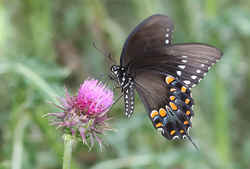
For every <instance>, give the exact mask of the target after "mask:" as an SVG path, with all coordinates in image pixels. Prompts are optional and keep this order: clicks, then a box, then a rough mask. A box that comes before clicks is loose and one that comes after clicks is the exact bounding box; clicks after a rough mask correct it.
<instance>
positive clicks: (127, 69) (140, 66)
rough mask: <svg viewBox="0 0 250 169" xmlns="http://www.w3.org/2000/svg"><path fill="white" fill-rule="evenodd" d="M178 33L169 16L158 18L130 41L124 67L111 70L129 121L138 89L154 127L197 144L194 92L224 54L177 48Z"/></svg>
mask: <svg viewBox="0 0 250 169" xmlns="http://www.w3.org/2000/svg"><path fill="white" fill-rule="evenodd" d="M173 30H174V26H173V22H172V21H171V19H170V18H169V17H168V16H164V15H153V16H150V17H148V18H147V19H145V20H144V21H142V22H141V23H140V24H139V25H138V26H136V28H135V29H134V30H133V31H132V32H131V33H130V35H129V36H128V38H127V40H126V42H125V44H124V46H123V49H122V53H121V57H120V65H113V66H111V74H112V77H113V78H114V79H115V81H116V82H117V83H118V84H119V87H120V88H121V92H122V93H123V96H124V102H125V115H126V116H127V117H130V116H131V115H132V114H133V112H134V93H135V90H136V91H137V93H138V95H139V98H140V99H141V101H142V103H143V104H144V106H145V109H146V110H147V112H148V115H149V118H150V120H151V121H152V123H153V126H154V127H155V128H156V129H157V130H158V131H160V133H161V134H162V135H163V136H164V137H166V138H167V139H169V140H172V139H175V138H181V139H183V138H186V137H188V138H189V140H190V141H191V142H192V140H191V137H190V136H189V134H188V130H189V128H190V127H191V126H192V123H191V118H192V117H193V116H194V112H193V109H192V106H193V104H194V101H193V98H192V95H191V88H192V87H194V86H195V85H197V84H198V83H199V82H200V81H201V80H202V79H203V77H204V76H205V75H206V73H207V72H208V70H209V69H210V68H211V66H212V65H214V64H215V63H216V62H217V61H218V60H219V59H220V58H221V56H222V52H221V51H220V50H219V49H217V48H215V47H213V46H210V45H207V44H201V43H182V44H173V43H172V36H173ZM192 143H193V142H192ZM193 144H194V143H193ZM195 146H196V145H195Z"/></svg>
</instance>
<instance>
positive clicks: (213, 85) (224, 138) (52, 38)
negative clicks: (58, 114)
mask: <svg viewBox="0 0 250 169" xmlns="http://www.w3.org/2000/svg"><path fill="white" fill-rule="evenodd" d="M249 6H250V1H237V2H236V1H233V0H221V1H216V0H209V1H201V0H200V1H198V0H189V1H184V0H178V1H177V0H175V1H173V0H157V1H156V0H155V1H154V0H144V1H139V0H126V1H125V0H71V1H68V0H26V1H18V0H12V1H9V0H3V1H1V2H0V49H1V50H0V82H1V83H0V84H1V85H0V98H1V102H0V169H8V168H13V169H21V168H23V169H29V168H36V169H56V168H61V166H62V156H63V139H62V133H61V132H60V131H59V130H56V129H55V128H54V127H52V126H50V125H49V122H48V120H47V119H46V118H42V115H44V114H46V113H49V112H55V111H56V110H55V108H54V107H53V106H51V105H50V104H48V102H49V101H56V97H57V96H62V95H63V92H64V86H67V87H68V88H70V89H71V91H73V92H74V91H76V90H77V89H78V87H79V85H80V83H81V82H82V81H83V79H85V78H87V77H88V76H94V77H100V75H101V74H102V73H105V74H107V73H108V71H109V66H110V63H109V61H108V59H107V57H105V56H103V54H102V53H100V52H99V51H97V50H96V49H95V48H94V47H93V46H92V42H95V43H96V44H97V46H98V47H99V48H100V49H103V50H104V51H105V52H107V53H108V52H111V54H112V56H113V57H114V58H115V59H116V60H117V61H118V60H119V56H120V52H121V48H122V45H123V43H124V41H125V39H126V36H127V35H128V34H129V32H130V31H131V30H132V29H133V28H134V27H135V26H136V24H138V23H139V22H140V21H141V20H142V19H144V18H146V17H147V16H149V15H152V14H155V13H162V14H166V15H169V16H170V17H171V18H172V19H173V21H174V23H175V33H174V41H175V42H177V43H178V42H179V43H180V42H189V41H195V42H203V43H208V44H213V45H215V46H217V47H218V48H220V49H222V51H223V52H224V56H223V59H222V60H221V61H220V62H219V63H218V64H217V65H216V66H215V68H213V69H212V70H211V72H210V73H208V75H207V77H206V78H205V80H203V81H202V82H201V83H200V85H199V86H198V87H196V88H194V89H193V93H194V99H195V101H196V105H195V113H196V115H195V117H194V119H193V128H192V130H191V135H192V137H193V139H194V140H195V141H196V143H197V144H198V145H199V147H200V152H197V151H196V150H195V149H194V147H192V145H191V144H190V143H189V142H187V141H172V142H169V141H167V140H165V139H164V138H163V137H161V136H160V135H159V134H157V132H156V131H155V129H154V128H153V126H152V125H151V122H150V120H149V119H148V117H147V115H146V113H145V110H144V107H143V105H142V104H141V102H140V101H139V99H138V96H137V99H136V110H135V112H136V113H135V114H134V116H133V117H132V118H131V119H126V118H125V116H124V115H123V104H122V103H121V102H118V104H116V105H115V106H114V107H113V108H112V110H111V111H110V116H112V121H111V123H112V126H113V127H114V128H115V129H116V131H117V132H113V133H112V132H110V133H106V135H105V136H104V139H105V143H106V146H105V150H104V151H103V152H99V151H98V149H96V150H93V151H92V152H88V149H87V147H85V146H82V145H81V144H78V145H77V146H76V147H75V149H74V153H73V166H72V168H74V169H80V168H91V169H99V168H102V169H106V168H107V169H113V168H114V169H115V168H133V169H137V168H149V169H155V168H183V169H184V168H187V169H192V168H204V169H206V168H213V169H214V168H228V169H230V168H239V169H240V168H242V169H243V168H249V166H250V162H249V156H250V134H249V131H248V130H247V129H248V128H250V114H249V109H250V104H249V95H250V90H248V87H249V86H250V70H249V67H248V65H249V63H250V57H249V56H250V48H249V46H250V38H249V37H250V20H249V17H250V12H249V8H247V7H249ZM118 94H119V91H117V97H118Z"/></svg>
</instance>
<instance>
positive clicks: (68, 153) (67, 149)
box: [63, 134, 74, 169]
mask: <svg viewBox="0 0 250 169" xmlns="http://www.w3.org/2000/svg"><path fill="white" fill-rule="evenodd" d="M73 144H74V137H73V136H71V135H69V134H65V135H64V155H63V169H70V163H71V157H72V147H73Z"/></svg>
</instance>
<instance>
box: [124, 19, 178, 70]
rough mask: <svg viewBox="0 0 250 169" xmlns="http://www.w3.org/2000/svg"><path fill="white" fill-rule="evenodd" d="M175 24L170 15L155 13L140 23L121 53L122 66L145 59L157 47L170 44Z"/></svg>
mask: <svg viewBox="0 0 250 169" xmlns="http://www.w3.org/2000/svg"><path fill="white" fill-rule="evenodd" d="M173 29H174V26H173V24H172V21H171V20H170V19H169V17H167V16H164V15H153V16H151V17H149V18H147V19H145V20H144V21H143V22H142V23H141V24H139V25H138V26H137V27H136V28H135V29H134V30H133V31H132V32H131V33H130V35H129V36H128V38H127V40H126V42H125V44H124V46H123V50H122V54H121V59H120V62H121V66H127V65H128V64H129V63H131V62H132V61H133V60H135V59H139V58H140V59H143V58H144V57H145V55H147V53H148V52H150V51H151V50H153V49H155V48H159V47H164V46H169V45H170V44H171V41H172V32H173Z"/></svg>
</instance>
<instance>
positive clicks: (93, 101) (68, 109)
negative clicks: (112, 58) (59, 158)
mask: <svg viewBox="0 0 250 169" xmlns="http://www.w3.org/2000/svg"><path fill="white" fill-rule="evenodd" d="M59 102H60V105H56V104H54V105H56V107H57V108H59V109H60V111H59V112H56V113H48V114H46V116H47V117H54V118H50V120H51V124H52V125H54V126H56V127H57V128H62V129H63V131H64V133H65V136H64V144H65V151H64V152H65V153H66V152H68V153H70V154H71V151H72V143H73V142H74V141H75V140H79V139H77V138H80V140H81V141H82V143H83V144H85V145H87V146H88V147H89V150H91V149H92V148H93V146H94V144H95V141H96V142H97V143H98V144H99V146H100V149H102V140H101V138H100V136H101V135H103V134H104V132H105V131H107V130H112V128H111V127H110V126H109V124H108V120H109V119H110V118H109V117H108V115H107V111H108V110H109V109H110V107H111V105H112V104H113V92H112V91H111V90H109V89H108V88H107V87H106V86H105V85H104V84H103V83H101V82H99V81H98V80H95V79H87V80H85V81H84V82H83V84H81V86H80V88H79V90H78V93H77V94H76V95H73V96H72V95H71V94H70V93H69V92H68V90H67V89H65V97H64V98H59ZM68 146H69V147H68ZM68 148H69V150H66V149H68ZM70 154H64V157H65V156H66V157H65V158H71V156H70V157H68V155H70ZM69 161H70V160H68V159H66V162H65V159H64V162H65V165H69V163H70V162H69ZM66 163H67V164H66ZM65 168H69V167H65Z"/></svg>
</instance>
